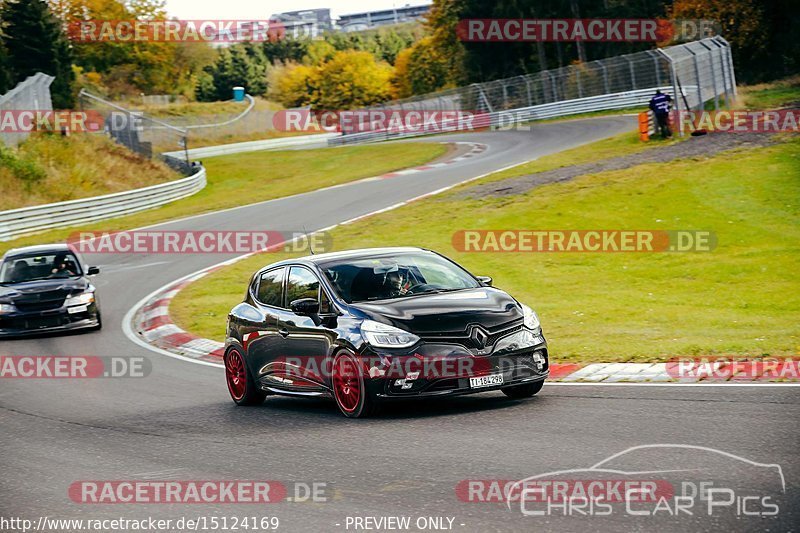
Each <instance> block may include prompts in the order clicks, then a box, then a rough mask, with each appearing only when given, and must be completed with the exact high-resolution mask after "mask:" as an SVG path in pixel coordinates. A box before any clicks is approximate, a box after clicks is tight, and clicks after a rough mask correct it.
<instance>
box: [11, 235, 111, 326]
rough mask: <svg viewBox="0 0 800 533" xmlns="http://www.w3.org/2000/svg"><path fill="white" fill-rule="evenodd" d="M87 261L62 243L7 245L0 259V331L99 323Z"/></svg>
mask: <svg viewBox="0 0 800 533" xmlns="http://www.w3.org/2000/svg"><path fill="white" fill-rule="evenodd" d="M99 272H100V270H99V269H98V268H97V267H87V266H86V265H85V264H84V263H83V261H82V260H81V258H80V256H79V255H78V254H77V253H76V252H75V251H73V250H72V249H71V248H69V246H67V245H66V244H51V245H41V246H28V247H26V248H16V249H13V250H9V251H8V252H6V254H5V255H4V256H3V259H2V263H1V264H0V336H4V337H8V336H20V335H30V334H36V333H45V332H58V331H68V330H74V329H83V328H90V329H100V328H101V326H102V322H101V318H100V307H99V304H98V301H97V294H96V291H95V286H94V285H92V283H91V282H90V281H89V279H88V276H93V275H95V274H98V273H99Z"/></svg>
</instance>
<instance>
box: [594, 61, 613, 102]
mask: <svg viewBox="0 0 800 533" xmlns="http://www.w3.org/2000/svg"><path fill="white" fill-rule="evenodd" d="M597 64H598V65H600V68H601V69H603V87H604V89H605V91H606V94H608V93H610V92H611V87H610V86H609V85H608V69H606V66H605V64H604V63H603V62H602V61H598V62H597Z"/></svg>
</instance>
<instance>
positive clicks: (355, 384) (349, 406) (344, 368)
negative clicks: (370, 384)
mask: <svg viewBox="0 0 800 533" xmlns="http://www.w3.org/2000/svg"><path fill="white" fill-rule="evenodd" d="M362 386H363V385H362V382H361V379H360V377H359V374H358V364H357V363H356V361H355V360H354V359H353V357H352V356H351V355H349V354H342V355H340V356H339V357H337V358H336V360H335V361H334V362H333V393H334V395H335V396H336V402H337V403H338V404H339V407H340V408H341V409H342V411H345V412H347V413H353V412H354V411H355V410H356V409H358V406H359V403H360V402H361V395H362V394H364V391H363V390H362Z"/></svg>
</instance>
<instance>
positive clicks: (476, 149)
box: [368, 141, 488, 179]
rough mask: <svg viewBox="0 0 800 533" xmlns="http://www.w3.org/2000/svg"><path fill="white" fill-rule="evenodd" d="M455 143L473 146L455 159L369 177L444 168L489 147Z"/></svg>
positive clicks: (403, 174)
mask: <svg viewBox="0 0 800 533" xmlns="http://www.w3.org/2000/svg"><path fill="white" fill-rule="evenodd" d="M453 144H461V145H467V146H471V147H472V148H470V150H469V151H468V152H467V153H465V154H463V155H460V156H458V157H456V158H453V159H448V160H447V161H442V162H441V163H431V164H429V165H422V166H419V167H413V168H407V169H405V170H398V171H397V172H389V173H388V174H383V175H382V176H377V177H375V178H368V179H388V178H396V177H398V176H407V175H409V174H417V173H419V172H425V171H426V170H433V169H435V168H442V167H446V166H448V165H452V164H453V163H458V162H460V161H466V160H467V159H470V158H472V157H475V156H476V155H479V154H481V153H483V152H485V151H486V149H487V148H488V147H487V146H486V145H485V144H480V143H471V142H462V141H458V142H455V143H453Z"/></svg>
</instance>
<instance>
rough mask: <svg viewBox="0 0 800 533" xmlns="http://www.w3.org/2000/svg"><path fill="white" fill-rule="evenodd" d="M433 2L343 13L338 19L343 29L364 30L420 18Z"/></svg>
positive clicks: (425, 13) (426, 12)
mask: <svg viewBox="0 0 800 533" xmlns="http://www.w3.org/2000/svg"><path fill="white" fill-rule="evenodd" d="M430 9H431V4H430V3H428V4H424V5H417V6H412V5H408V4H407V5H405V6H403V7H395V8H393V9H382V10H380V11H366V12H364V13H351V14H349V15H342V16H341V17H339V20H338V23H337V24H338V27H339V29H341V30H342V31H348V32H350V31H364V30H368V29H370V28H375V27H378V26H388V25H390V24H400V23H402V22H410V21H413V20H418V19H420V18H422V17H424V16H425V15H427V14H428V11H430Z"/></svg>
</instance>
